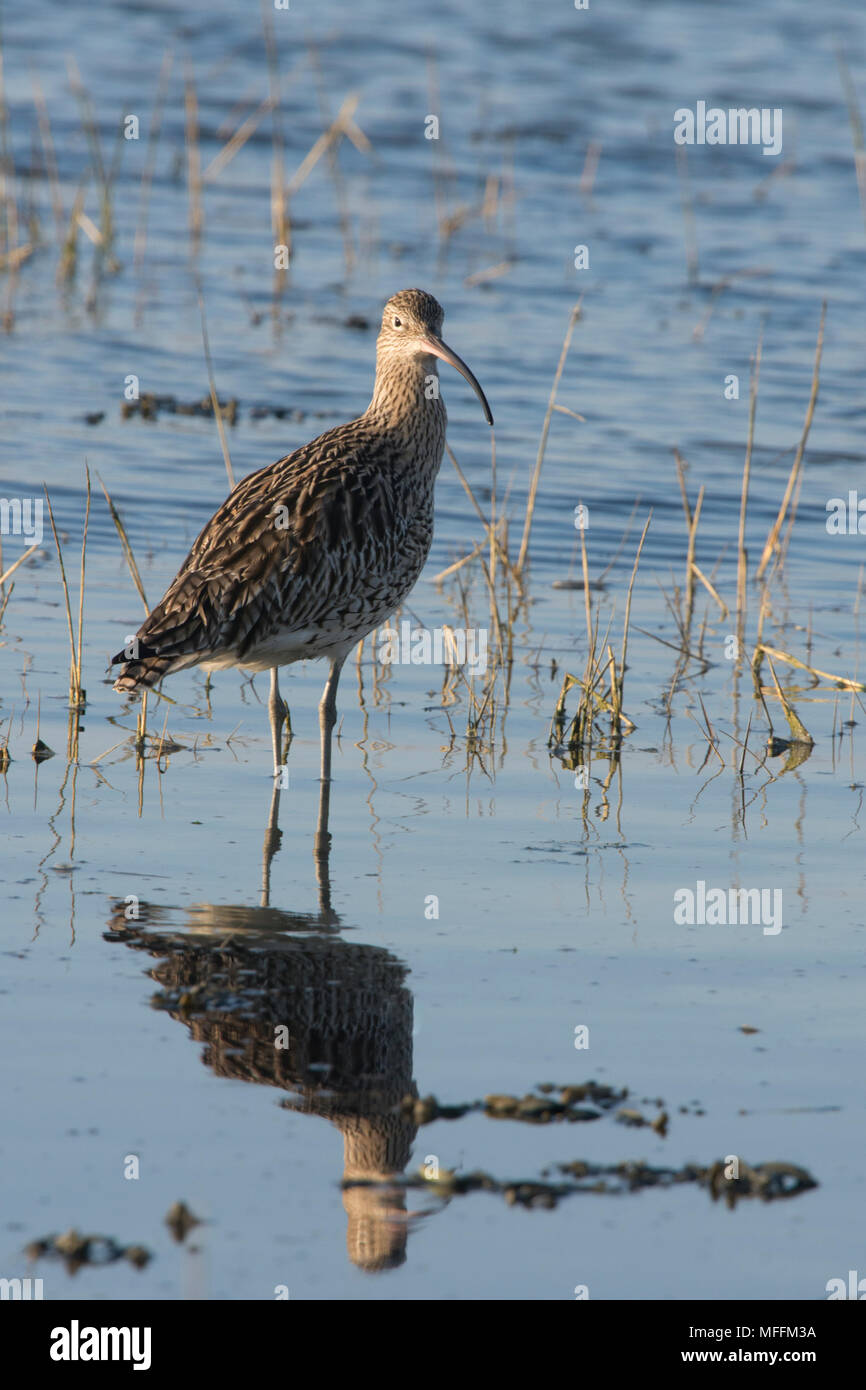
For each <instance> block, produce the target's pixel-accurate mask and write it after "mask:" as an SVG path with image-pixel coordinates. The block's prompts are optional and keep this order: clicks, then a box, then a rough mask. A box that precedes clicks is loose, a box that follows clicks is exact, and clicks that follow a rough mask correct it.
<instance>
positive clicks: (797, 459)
mask: <svg viewBox="0 0 866 1390" xmlns="http://www.w3.org/2000/svg"><path fill="white" fill-rule="evenodd" d="M826 317H827V301H826V299H825V300H824V302H823V304H822V305H821V322H820V324H819V325H818V341H817V343H816V344H815V366H814V369H813V372H812V389H811V391H810V393H809V404H808V406H807V408H806V419H805V420H804V422H803V432H802V434H801V435H800V442H799V444H798V445H797V453H796V455H795V456H794V462H793V463H792V464H791V472H790V474H789V475H788V485H787V487H786V488H785V495H784V497H783V498H782V505H781V507H780V508H779V515H778V516H777V517H776V520H775V521H774V522H773V525H772V526H771V528H770V532H769V535H768V536H767V539H766V542H765V544H764V552H763V554H762V556H761V563H760V564H759V565H758V573H757V578H758V579H760V578H761V575H762V574H763V573H764V570H765V569H766V568H767V565H768V564H769V561H770V559H771V557H772V555H773V554H774V552H775V551H777V550H778V548H779V534H780V532H781V530H782V526H783V525H784V522H785V514H786V512H787V510H788V504H789V503H790V501H791V496H792V494H793V492H794V486H795V484H796V485H797V487H798V489H799V483H800V479H801V477H802V471H803V454H804V453H805V450H806V442H807V440H808V438H809V431H810V429H811V428H812V416H813V415H814V413H815V404H816V402H817V400H818V385H819V382H820V375H821V354H822V352H823V350H824V322H825V319H826ZM795 512H796V504H795V506H794V508H793V509H792V512H791V520H790V522H789V526H788V534H789V535H790V528H791V526H792V525H793V521H794V515H795Z"/></svg>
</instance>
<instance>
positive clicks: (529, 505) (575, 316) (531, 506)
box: [516, 295, 583, 574]
mask: <svg viewBox="0 0 866 1390" xmlns="http://www.w3.org/2000/svg"><path fill="white" fill-rule="evenodd" d="M582 303H583V295H581V297H580V299H579V300H578V301H577V303H576V304H575V306H574V308H573V309H572V311H571V314H570V315H569V319H568V327H567V328H566V330H565V338H564V339H563V343H562V350H561V352H560V354H559V362H558V364H557V367H556V373H555V375H554V378H553V386H552V387H551V390H550V400H549V401H548V403H547V412H546V414H545V416H544V424H543V425H542V428H541V440H540V442H539V445H538V457H537V458H536V460H535V468H534V470H533V474H532V481H531V483H530V485H529V497H528V498H527V502H526V520H525V521H524V523H523V539H522V540H521V542H520V551H519V553H518V556H517V565H516V570H517V573H518V574H520V573H521V572H522V570H523V567H524V565H525V564H526V556H527V552H528V550H529V535H530V532H531V530H532V515H533V512H534V511H535V495H536V493H537V492H538V482H539V479H540V477H541V465H542V463H543V462H544V450H545V448H546V447H547V436H548V434H549V433H550V422H551V420H552V418H553V407H554V406H555V404H556V393H557V391H558V390H559V382H560V379H561V377H562V373H563V369H564V367H565V359H566V357H567V356H568V349H569V348H570V347H571V339H572V337H573V335H574V329H575V326H576V324H577V322H578V320H579V318H580V306H581V305H582Z"/></svg>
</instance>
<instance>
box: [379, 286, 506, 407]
mask: <svg viewBox="0 0 866 1390" xmlns="http://www.w3.org/2000/svg"><path fill="white" fill-rule="evenodd" d="M444 317H445V312H444V310H443V308H442V305H441V304H440V303H439V302H438V300H435V299H434V298H433V296H432V294H427V293H426V292H425V291H424V290H400V291H399V293H398V294H394V295H392V296H391V298H390V299H389V300H388V303H387V304H386V305H385V309H384V312H383V314H382V327H381V329H380V330H379V338H378V341H377V344H376V351H377V358H378V362H379V363H380V364H386V365H387V364H388V363H394V364H396V363H398V362H400V361H404V362H405V361H407V360H411V359H416V360H419V361H421V362H423V360H424V358H428V359H429V358H433V357H438V358H440V359H441V360H442V361H443V362H448V363H449V364H450V365H451V366H452V367H455V368H456V369H457V371H458V372H460V374H461V376H464V377H465V378H466V380H467V381H468V382H469V385H470V386H471V387H472V389H473V391H474V392H475V394H476V396H477V397H478V399H479V400H480V402H481V404H482V406H483V408H484V416H485V419H486V420H487V423H488V425H492V424H493V416H492V415H491V413H490V406H489V405H488V404H487V397H486V396H485V394H484V392H483V391H482V390H481V387H480V386H479V384H478V382H477V381H476V379H475V377H474V376H473V374H472V372H471V371H470V370H469V368H468V367H467V365H466V363H465V362H464V361H463V360H462V359H461V358H459V357H458V356H457V353H456V352H452V350H451V348H450V347H449V346H448V344H447V343H444V342H443V341H442V320H443V319H444ZM431 367H432V363H431Z"/></svg>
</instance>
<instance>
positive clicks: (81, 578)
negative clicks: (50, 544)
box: [75, 461, 90, 703]
mask: <svg viewBox="0 0 866 1390" xmlns="http://www.w3.org/2000/svg"><path fill="white" fill-rule="evenodd" d="M84 474H85V477H86V479H87V502H86V505H85V508H84V531H83V532H82V536H81V571H80V575H79V581H78V647H77V652H76V658H75V688H76V691H77V694H78V700H79V703H81V702H82V701H83V692H82V689H81V661H82V653H83V648H84V560H85V556H86V553H87V528H88V526H89V525H90V467H89V465H88V464H87V462H86V461H85V464H84Z"/></svg>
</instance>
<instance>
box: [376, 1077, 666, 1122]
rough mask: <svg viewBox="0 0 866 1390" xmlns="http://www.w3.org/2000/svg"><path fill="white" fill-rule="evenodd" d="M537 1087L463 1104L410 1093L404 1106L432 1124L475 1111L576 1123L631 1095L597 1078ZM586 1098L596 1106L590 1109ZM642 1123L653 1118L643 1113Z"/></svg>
mask: <svg viewBox="0 0 866 1390" xmlns="http://www.w3.org/2000/svg"><path fill="white" fill-rule="evenodd" d="M536 1089H537V1090H538V1091H539V1092H540V1094H539V1095H532V1094H529V1095H525V1096H511V1095H489V1096H485V1097H484V1099H483V1100H474V1101H469V1102H467V1103H465V1104H462V1105H440V1104H439V1101H438V1100H437V1099H436V1097H435V1096H423V1097H420V1098H419V1097H417V1096H406V1097H404V1100H403V1107H402V1108H403V1114H404V1115H410V1116H411V1118H412V1120H413V1122H414V1123H415V1124H416V1125H429V1124H432V1122H433V1121H434V1120H459V1119H462V1118H463V1116H464V1115H469V1114H472V1113H473V1112H480V1113H483V1114H485V1115H487V1116H488V1117H489V1118H490V1119H494V1120H523V1121H524V1123H526V1124H549V1123H550V1121H551V1120H567V1121H569V1122H570V1123H572V1124H573V1123H576V1122H579V1121H581V1120H599V1119H601V1116H602V1114H603V1113H604V1111H605V1110H610V1109H611V1108H612V1107H613V1106H614V1105H618V1104H619V1103H620V1102H621V1101H623V1100H625V1098H626V1096H627V1095H628V1091H627V1090H625V1089H624V1090H622V1091H616V1090H614V1088H613V1087H612V1086H601V1085H599V1084H598V1082H596V1081H586V1082H584V1083H583V1084H582V1085H580V1086H555V1085H554V1084H553V1083H552V1082H544V1083H543V1084H542V1085H540V1086H538V1087H537V1088H536ZM554 1091H558V1092H559V1100H555V1099H554V1098H553V1092H554ZM584 1101H589V1102H590V1103H591V1105H593V1106H595V1107H596V1108H595V1109H590V1108H589V1107H587V1106H585V1105H584V1104H583V1102H584ZM641 1123H642V1124H649V1123H650V1122H649V1121H648V1120H644V1119H643V1117H641Z"/></svg>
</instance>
